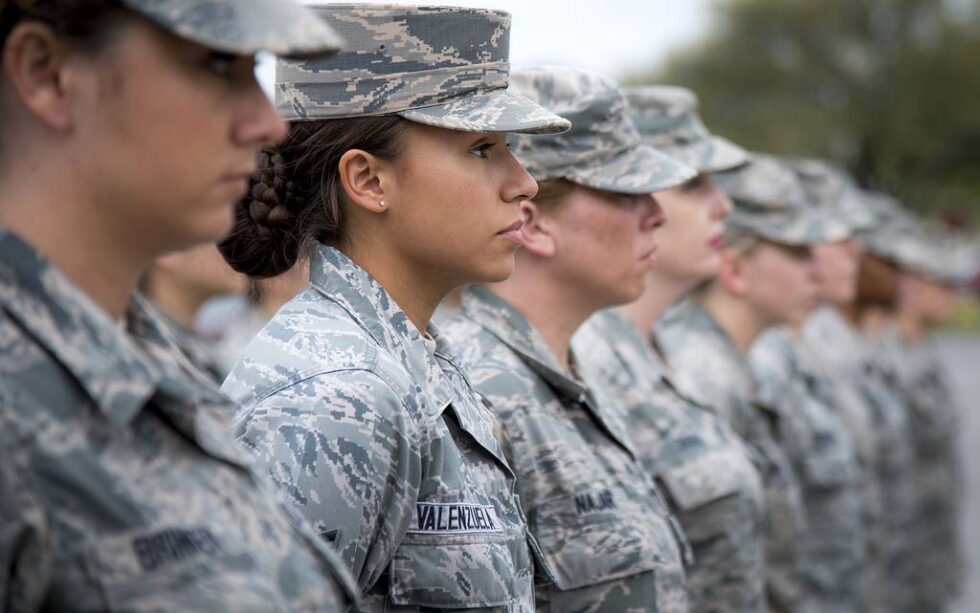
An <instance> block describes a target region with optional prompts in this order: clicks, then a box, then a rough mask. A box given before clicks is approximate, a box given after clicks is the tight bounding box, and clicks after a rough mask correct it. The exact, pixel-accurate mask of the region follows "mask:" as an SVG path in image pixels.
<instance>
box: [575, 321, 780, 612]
mask: <svg viewBox="0 0 980 613" xmlns="http://www.w3.org/2000/svg"><path fill="white" fill-rule="evenodd" d="M572 347H573V349H574V351H575V355H577V356H580V359H581V363H580V366H581V368H582V371H583V373H584V375H585V378H586V380H587V381H589V382H590V385H592V386H594V387H604V388H605V389H607V390H608V392H609V394H610V395H611V396H613V397H614V398H615V399H616V400H617V401H618V402H619V403H620V405H621V406H622V407H623V408H624V409H625V410H626V411H627V420H626V421H627V427H628V428H629V434H630V436H631V437H632V440H633V444H634V447H635V448H636V450H637V453H638V454H639V457H640V460H641V461H642V463H643V466H644V468H646V470H647V472H648V473H649V474H651V475H653V476H654V477H655V478H656V480H657V483H658V484H659V485H660V486H661V488H662V489H663V491H664V493H665V496H666V498H667V501H668V504H669V505H670V508H671V511H672V512H673V513H674V515H675V516H676V517H677V518H678V520H679V521H680V523H681V527H682V528H683V530H684V534H685V535H686V536H687V538H688V540H689V541H690V543H691V548H692V551H693V553H694V564H692V565H691V566H689V567H688V569H687V591H688V595H689V597H690V607H691V608H690V610H691V612H692V613H709V612H713V613H725V612H729V613H753V612H763V611H767V610H768V609H767V606H766V591H765V560H764V523H765V515H766V510H765V498H764V493H763V487H762V477H761V475H760V474H759V471H758V470H757V469H756V468H755V465H754V464H753V454H754V452H753V451H752V450H751V449H750V448H749V447H748V446H747V445H746V444H745V443H744V442H743V441H742V440H741V439H740V438H738V436H736V435H735V433H734V432H732V431H731V429H730V428H729V427H728V426H726V425H725V424H724V423H722V421H721V420H720V419H718V417H717V416H715V415H714V414H712V413H711V412H710V411H709V410H707V409H705V408H704V407H702V406H700V405H698V404H697V403H695V402H694V401H693V400H691V399H689V398H688V397H686V396H684V395H683V394H682V393H681V392H680V391H679V390H678V389H677V387H676V386H674V385H673V383H672V382H671V380H670V377H669V374H668V372H667V370H666V366H665V365H664V364H663V363H662V362H661V361H660V358H659V357H658V356H657V355H656V354H655V353H654V351H653V350H652V348H651V346H650V344H649V341H648V340H647V338H645V335H644V334H642V333H641V332H640V331H639V330H637V329H636V327H635V326H634V325H633V323H632V322H631V321H629V320H627V319H626V318H625V317H623V316H622V315H620V314H619V313H618V312H616V311H614V310H608V311H603V312H600V313H597V314H596V315H593V316H592V318H590V319H589V321H588V322H586V324H585V325H584V326H582V328H581V329H580V330H579V331H578V332H577V333H576V334H575V338H574V340H573V343H572Z"/></svg>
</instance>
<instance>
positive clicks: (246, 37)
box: [121, 0, 343, 56]
mask: <svg viewBox="0 0 980 613" xmlns="http://www.w3.org/2000/svg"><path fill="white" fill-rule="evenodd" d="M121 3H122V4H123V5H125V6H126V7H128V8H130V9H132V10H134V11H136V12H138V13H140V14H142V15H143V16H145V17H147V18H149V19H150V20H152V21H154V22H155V23H157V24H158V25H160V26H163V27H164V28H166V29H167V30H170V31H171V32H173V33H174V34H176V35H178V36H180V37H182V38H186V39H188V40H190V41H193V42H195V43H197V44H199V45H203V46H205V47H208V48H210V49H215V50H218V51H225V52H227V53H233V54H236V55H253V54H255V53H258V52H259V51H269V52H271V53H275V54H276V55H284V56H323V55H330V54H333V53H336V52H337V51H339V50H340V48H341V47H342V46H343V40H342V39H341V38H340V37H339V36H337V33H336V32H335V31H334V30H332V29H331V28H330V26H328V25H327V24H326V23H324V22H323V20H322V19H319V18H317V16H316V15H315V14H314V12H313V11H312V10H310V9H309V8H307V7H304V6H302V5H301V4H300V3H299V2H295V1H294V0H121Z"/></svg>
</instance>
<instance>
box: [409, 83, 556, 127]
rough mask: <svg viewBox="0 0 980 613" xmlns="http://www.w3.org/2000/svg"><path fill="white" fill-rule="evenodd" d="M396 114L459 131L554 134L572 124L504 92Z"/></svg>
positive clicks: (501, 90) (492, 92) (429, 124)
mask: <svg viewBox="0 0 980 613" xmlns="http://www.w3.org/2000/svg"><path fill="white" fill-rule="evenodd" d="M397 114H398V115H399V116H400V117H403V118H405V119H407V120H409V121H414V122H416V123H421V124H424V125H427V126H435V127H437V128H446V129H449V130H458V131H460V132H519V133H524V134H558V133H560V132H565V131H566V130H568V129H569V128H570V127H571V125H572V124H571V123H569V121H568V120H567V119H565V118H563V117H559V116H558V115H555V114H554V113H552V112H551V111H549V110H547V109H546V108H544V107H543V106H541V105H540V104H538V103H536V102H534V101H533V100H530V99H528V98H525V97H524V96H521V95H519V94H514V93H511V92H509V91H507V90H506V89H497V90H493V91H490V92H485V93H481V94H477V95H472V96H461V97H460V98H459V99H457V100H454V101H452V102H447V103H444V104H438V105H434V106H426V107H421V108H416V109H409V110H406V111H398V113H397Z"/></svg>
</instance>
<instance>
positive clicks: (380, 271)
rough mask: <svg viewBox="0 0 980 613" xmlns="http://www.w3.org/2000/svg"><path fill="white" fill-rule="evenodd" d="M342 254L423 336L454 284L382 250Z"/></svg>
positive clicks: (346, 249)
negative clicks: (371, 278) (362, 272)
mask: <svg viewBox="0 0 980 613" xmlns="http://www.w3.org/2000/svg"><path fill="white" fill-rule="evenodd" d="M341 251H342V252H343V253H344V254H345V255H347V257H349V258H350V259H351V260H353V261H354V262H355V263H357V265H358V266H360V267H361V268H363V269H364V270H366V271H367V272H368V274H370V275H371V276H372V277H374V278H375V280H376V281H377V282H378V283H380V284H381V286H382V287H384V288H385V291H386V292H388V294H389V295H390V296H391V298H392V300H394V301H395V303H396V304H398V306H399V307H400V308H401V310H402V311H404V312H405V315H407V316H408V319H409V321H411V322H412V325H414V326H415V327H416V328H417V329H418V331H419V332H422V333H425V330H426V328H428V327H429V322H430V321H431V319H432V314H433V313H435V311H436V307H438V306H439V303H440V302H441V301H442V299H443V298H445V297H446V295H447V294H449V292H451V291H452V290H453V289H454V288H455V287H456V285H455V284H453V283H450V282H441V281H440V280H438V279H437V278H436V277H435V276H434V275H433V271H432V269H431V268H429V269H428V270H421V269H418V268H421V267H416V266H413V265H412V263H411V262H407V261H406V260H405V259H404V258H399V257H394V256H389V255H388V253H387V252H386V251H385V250H384V249H371V248H370V247H369V246H368V245H365V246H364V248H361V249H358V248H356V247H344V248H341Z"/></svg>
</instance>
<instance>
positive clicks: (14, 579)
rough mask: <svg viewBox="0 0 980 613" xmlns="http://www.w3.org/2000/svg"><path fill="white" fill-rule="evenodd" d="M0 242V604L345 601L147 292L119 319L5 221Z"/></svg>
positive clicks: (338, 569)
mask: <svg viewBox="0 0 980 613" xmlns="http://www.w3.org/2000/svg"><path fill="white" fill-rule="evenodd" d="M0 254H2V257H0V307H2V308H0V339H2V340H0V345H2V346H3V349H2V351H0V355H2V356H3V357H2V359H0V450H2V453H3V462H0V525H2V526H3V529H2V530H0V563H2V567H3V568H4V572H3V574H2V575H0V610H4V611H18V612H21V611H35V610H41V609H43V610H52V611H108V610H114V611H163V610H182V611H209V610H210V611H215V610H234V611H256V612H259V611H336V610H339V609H342V608H343V607H345V606H346V603H347V601H348V600H349V598H351V596H350V595H351V594H354V593H355V591H356V590H355V588H354V586H353V583H352V581H351V580H350V578H349V577H348V575H347V573H346V572H345V571H344V569H343V567H342V565H341V563H340V561H339V560H338V559H337V557H336V555H335V554H334V553H333V552H331V551H330V550H329V548H327V547H326V546H324V545H323V544H321V543H320V542H319V539H317V537H316V535H315V534H314V533H313V532H312V531H311V530H310V529H309V527H307V526H306V525H305V524H303V523H302V522H301V521H298V520H297V519H294V518H293V517H291V516H289V515H288V514H287V512H286V511H285V510H284V509H283V508H282V507H281V506H280V505H279V504H278V503H277V502H276V500H277V499H276V497H275V496H274V494H273V490H272V487H271V485H269V484H268V483H267V482H266V481H265V480H264V479H263V478H260V477H258V476H256V474H255V473H253V472H252V471H251V470H250V469H249V468H248V465H247V464H246V460H245V459H244V455H243V454H242V452H241V450H240V449H239V448H238V446H237V445H235V444H234V442H233V441H232V439H231V437H230V436H228V433H227V430H228V427H229V425H230V419H231V416H232V415H233V413H234V410H235V409H234V407H233V406H232V405H231V404H230V403H229V402H228V401H227V400H226V399H225V398H224V397H223V396H221V395H220V394H218V392H217V390H216V389H215V388H214V387H213V386H211V385H209V384H208V383H207V382H206V380H204V379H203V378H202V375H200V373H198V372H196V371H195V372H191V371H189V370H187V369H186V368H184V366H183V364H184V363H183V362H180V361H178V360H177V358H176V354H177V352H178V349H177V348H176V347H175V346H174V345H173V344H172V342H171V340H170V337H169V335H168V334H167V333H166V332H164V331H163V328H162V327H161V324H160V322H159V320H158V319H157V318H156V317H155V316H154V315H153V312H152V310H149V309H148V308H147V306H146V303H144V302H143V301H142V300H140V299H134V301H133V303H132V304H131V306H130V308H129V310H128V312H127V314H126V316H125V320H124V322H122V323H120V322H118V321H114V320H112V319H111V318H110V317H109V316H108V315H107V314H106V313H105V312H104V311H102V310H101V309H99V308H98V307H97V306H96V305H95V304H94V303H93V302H92V301H91V300H90V299H89V298H88V297H87V296H85V295H84V294H83V293H82V292H81V291H80V290H79V289H77V288H76V287H75V286H73V285H72V284H71V282H70V281H68V280H67V279H66V278H65V277H64V276H63V275H62V274H61V273H60V272H59V271H58V270H56V269H55V268H54V267H52V266H51V265H50V264H49V263H48V262H46V261H45V260H44V259H43V258H42V257H41V256H40V255H39V254H37V253H36V252H35V251H34V250H33V249H31V248H30V247H29V246H27V245H26V244H24V243H23V242H21V240H20V239H18V238H17V237H16V236H14V235H13V234H10V233H8V232H6V231H4V230H0Z"/></svg>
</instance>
